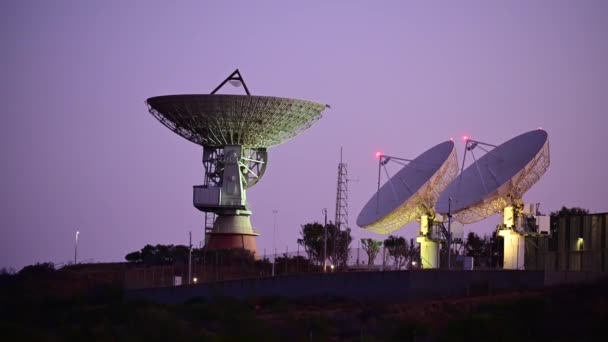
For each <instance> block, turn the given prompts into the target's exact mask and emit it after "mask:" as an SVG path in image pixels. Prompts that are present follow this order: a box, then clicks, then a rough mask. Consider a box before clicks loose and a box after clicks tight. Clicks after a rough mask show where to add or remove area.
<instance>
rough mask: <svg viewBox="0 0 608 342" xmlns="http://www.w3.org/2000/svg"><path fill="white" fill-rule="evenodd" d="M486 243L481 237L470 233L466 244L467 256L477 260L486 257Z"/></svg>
mask: <svg viewBox="0 0 608 342" xmlns="http://www.w3.org/2000/svg"><path fill="white" fill-rule="evenodd" d="M484 249H485V241H484V239H483V238H481V237H480V236H479V235H477V234H475V233H473V232H469V235H467V241H466V242H465V244H464V251H465V253H466V255H467V256H471V257H473V258H475V259H477V258H481V257H482V256H483V255H484Z"/></svg>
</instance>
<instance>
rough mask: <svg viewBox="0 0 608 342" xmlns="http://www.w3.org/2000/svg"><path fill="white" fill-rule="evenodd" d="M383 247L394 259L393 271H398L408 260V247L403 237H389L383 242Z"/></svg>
mask: <svg viewBox="0 0 608 342" xmlns="http://www.w3.org/2000/svg"><path fill="white" fill-rule="evenodd" d="M384 247H385V248H386V250H387V251H388V254H389V255H390V256H391V257H392V258H393V259H394V263H395V269H397V270H400V269H401V267H403V266H404V265H405V264H406V263H407V262H408V260H409V249H410V248H409V245H408V243H407V241H406V240H405V239H404V238H403V237H396V236H393V235H389V237H388V239H386V240H384Z"/></svg>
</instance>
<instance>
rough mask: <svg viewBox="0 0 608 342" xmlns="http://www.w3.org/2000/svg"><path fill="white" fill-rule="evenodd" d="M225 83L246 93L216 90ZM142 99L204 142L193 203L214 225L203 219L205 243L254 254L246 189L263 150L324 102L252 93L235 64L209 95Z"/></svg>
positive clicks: (304, 124) (264, 160) (257, 174)
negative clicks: (202, 173)
mask: <svg viewBox="0 0 608 342" xmlns="http://www.w3.org/2000/svg"><path fill="white" fill-rule="evenodd" d="M225 84H232V85H236V86H241V85H242V86H243V88H244V90H245V92H246V93H247V95H216V94H215V93H216V92H217V91H218V90H219V89H220V88H222V87H223V86H224V85H225ZM146 103H147V105H148V110H149V112H150V113H151V114H152V115H154V117H156V118H157V119H158V120H159V121H160V122H161V123H162V124H163V125H165V126H166V127H167V128H169V129H170V130H172V131H173V132H175V133H177V134H178V135H180V136H182V137H184V138H186V139H187V140H189V141H191V142H193V143H195V144H198V145H201V146H203V166H204V167H205V178H204V180H203V184H202V185H197V186H195V187H194V189H193V202H194V203H193V204H194V206H195V207H196V208H197V209H199V210H201V211H203V212H205V221H207V217H208V215H207V214H211V216H213V219H212V220H213V228H211V229H207V228H208V226H209V224H208V223H207V222H206V223H205V229H206V233H205V248H207V249H210V250H213V249H230V248H243V249H247V250H250V251H251V252H253V253H256V251H257V247H256V242H255V237H256V236H257V235H259V234H258V233H257V232H256V231H255V230H254V229H253V227H252V226H251V221H250V217H249V216H250V215H251V210H250V208H249V206H248V203H247V197H246V190H247V189H249V188H251V187H252V186H254V185H255V184H257V182H258V181H259V180H260V179H261V178H262V176H263V175H264V172H265V170H266V166H267V164H268V153H267V149H268V148H269V147H271V146H275V145H279V144H281V143H283V142H285V141H287V140H288V139H290V138H293V137H294V136H296V135H297V134H298V133H300V132H301V131H303V130H305V129H306V128H308V127H310V126H311V125H312V124H313V123H314V122H315V121H316V120H317V119H319V118H320V117H321V112H322V111H323V110H324V109H325V108H326V107H328V106H326V105H324V104H321V103H315V102H311V101H305V100H298V99H288V98H280V97H271V96H252V95H251V94H250V93H249V89H248V88H247V85H246V84H245V81H244V80H243V77H242V76H241V74H240V72H239V70H238V69H237V70H235V71H234V72H233V73H232V74H231V75H230V76H228V78H226V79H225V80H224V81H223V82H222V83H221V84H220V85H219V86H217V87H216V88H215V90H213V91H212V92H211V94H208V95H207V94H200V95H166V96H156V97H151V98H149V99H148V100H147V101H146Z"/></svg>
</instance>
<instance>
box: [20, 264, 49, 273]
mask: <svg viewBox="0 0 608 342" xmlns="http://www.w3.org/2000/svg"><path fill="white" fill-rule="evenodd" d="M53 272H55V264H53V263H52V262H43V263H36V264H35V265H28V266H25V267H24V268H22V269H21V271H19V275H20V276H37V275H41V274H50V273H53Z"/></svg>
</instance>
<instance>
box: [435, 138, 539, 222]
mask: <svg viewBox="0 0 608 342" xmlns="http://www.w3.org/2000/svg"><path fill="white" fill-rule="evenodd" d="M478 144H483V143H480V142H477V141H468V142H467V150H472V149H474V148H475V147H477V146H478ZM549 163H550V160H549V140H548V134H547V132H545V131H544V130H541V129H538V130H534V131H531V132H527V133H524V134H521V135H519V136H517V137H515V138H513V139H511V140H509V141H507V142H505V143H503V144H502V145H500V146H498V147H495V148H494V149H492V150H489V151H487V153H486V154H485V155H484V156H483V157H481V158H479V159H478V160H476V161H475V162H474V163H473V164H471V165H469V167H467V168H466V169H465V170H464V171H463V172H462V173H461V174H460V175H459V176H458V177H457V178H456V179H455V180H454V181H453V182H452V183H451V184H450V185H449V186H448V187H447V189H446V190H445V191H444V192H443V193H442V194H441V196H440V197H439V201H438V202H437V206H436V210H437V212H438V213H440V214H447V213H448V211H450V212H451V214H452V216H453V217H454V219H455V220H456V221H459V222H461V223H465V224H466V223H473V222H477V221H479V220H482V219H484V218H486V217H488V216H490V215H492V214H494V213H499V212H501V211H502V210H503V209H504V208H506V207H507V206H510V205H512V204H515V203H516V202H517V201H520V200H521V198H522V196H523V194H524V193H525V192H526V191H528V190H529V189H530V188H531V187H532V186H533V185H534V184H535V183H536V182H537V181H538V180H539V179H540V177H541V176H542V175H543V174H544V173H545V171H546V170H547V168H548V167H549ZM463 164H464V162H463Z"/></svg>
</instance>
